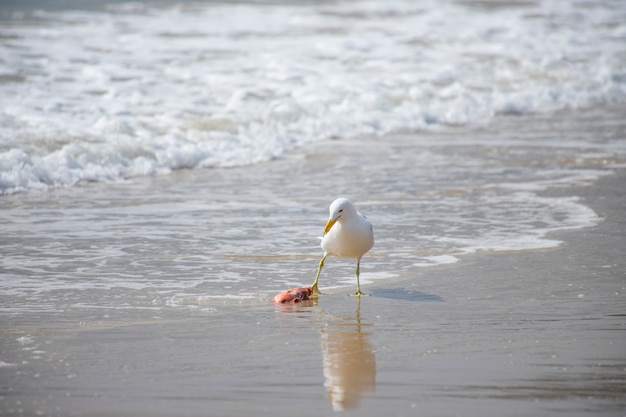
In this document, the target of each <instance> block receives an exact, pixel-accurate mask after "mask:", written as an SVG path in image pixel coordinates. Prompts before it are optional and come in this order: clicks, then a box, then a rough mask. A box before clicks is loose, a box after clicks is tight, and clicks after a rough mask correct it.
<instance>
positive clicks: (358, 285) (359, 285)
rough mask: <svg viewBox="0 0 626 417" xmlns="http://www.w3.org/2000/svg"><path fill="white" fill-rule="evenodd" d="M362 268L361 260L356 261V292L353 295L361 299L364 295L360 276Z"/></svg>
mask: <svg viewBox="0 0 626 417" xmlns="http://www.w3.org/2000/svg"><path fill="white" fill-rule="evenodd" d="M360 266H361V258H359V259H357V261H356V292H355V293H354V294H352V295H353V296H355V297H360V296H362V295H363V293H362V292H361V284H360V283H359V274H360V272H361V271H360V269H361V268H360Z"/></svg>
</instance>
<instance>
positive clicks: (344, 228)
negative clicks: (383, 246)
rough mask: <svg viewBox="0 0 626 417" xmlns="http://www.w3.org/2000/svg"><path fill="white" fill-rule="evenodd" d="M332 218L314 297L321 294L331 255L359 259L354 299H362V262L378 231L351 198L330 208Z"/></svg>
mask: <svg viewBox="0 0 626 417" xmlns="http://www.w3.org/2000/svg"><path fill="white" fill-rule="evenodd" d="M328 211H329V212H330V218H329V219H328V222H327V223H326V228H325V229H324V237H323V238H321V239H322V244H321V246H322V249H324V256H323V257H322V260H321V261H320V264H319V267H318V268H317V275H316V276H315V282H313V285H312V286H311V288H312V290H313V293H314V294H319V290H318V288H317V281H318V279H319V277H320V272H322V267H324V261H325V260H326V258H327V257H328V256H329V255H334V256H337V257H339V258H353V259H356V292H355V293H354V294H353V295H354V296H357V297H360V296H361V295H363V293H362V292H361V285H360V284H359V266H360V264H361V258H362V257H363V255H365V254H366V253H367V252H368V251H369V250H370V249H371V248H372V246H374V228H373V227H372V223H371V222H370V221H369V220H368V219H367V217H365V216H364V215H362V214H361V213H359V212H358V211H357V210H356V208H355V207H354V205H353V204H352V202H350V200H348V199H347V198H343V197H342V198H338V199H336V200H335V201H333V202H332V204H331V205H330V207H329V208H328Z"/></svg>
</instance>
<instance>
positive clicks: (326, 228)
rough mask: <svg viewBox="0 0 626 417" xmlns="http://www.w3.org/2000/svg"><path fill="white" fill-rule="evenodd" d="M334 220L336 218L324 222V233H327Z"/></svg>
mask: <svg viewBox="0 0 626 417" xmlns="http://www.w3.org/2000/svg"><path fill="white" fill-rule="evenodd" d="M336 222H337V220H333V219H328V223H326V227H325V228H324V234H326V233H328V231H329V230H330V229H331V228H332V227H333V225H334V224H335V223H336Z"/></svg>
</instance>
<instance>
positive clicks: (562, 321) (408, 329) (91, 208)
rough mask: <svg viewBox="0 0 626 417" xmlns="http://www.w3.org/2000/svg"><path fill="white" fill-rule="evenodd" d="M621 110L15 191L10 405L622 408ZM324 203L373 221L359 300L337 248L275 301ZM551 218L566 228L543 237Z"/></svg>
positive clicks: (4, 266)
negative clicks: (314, 299) (566, 236)
mask: <svg viewBox="0 0 626 417" xmlns="http://www.w3.org/2000/svg"><path fill="white" fill-rule="evenodd" d="M621 114H622V112H621V109H620V108H619V107H618V108H598V109H593V110H589V111H587V112H565V113H558V114H552V115H549V116H536V117H530V116H526V117H512V118H504V119H501V120H499V121H498V122H497V123H495V124H493V125H492V126H491V127H489V128H484V129H461V130H459V131H457V132H448V133H439V134H429V135H424V136H422V137H421V138H420V141H419V142H416V141H415V140H414V139H413V138H411V137H406V136H393V137H388V138H386V142H385V146H382V145H381V142H380V141H378V140H377V139H376V138H362V139H361V140H359V141H356V140H344V141H332V140H331V141H326V142H323V143H319V144H317V145H315V146H310V147H308V148H306V152H292V153H289V154H287V155H285V156H284V157H283V158H280V159H276V160H273V161H270V162H267V163H263V164H257V165H255V166H251V167H242V168H234V169H210V170H188V171H179V172H176V173H174V174H172V175H168V176H160V177H144V178H136V179H133V180H132V181H128V182H126V183H119V184H89V185H85V186H82V187H73V188H67V189H60V188H59V189H54V190H50V191H48V192H46V193H20V194H14V195H9V196H4V197H3V198H2V200H0V204H1V208H2V209H1V210H0V215H1V220H0V221H1V225H2V232H3V239H2V242H1V244H0V245H1V246H0V248H1V249H0V250H1V251H2V260H1V264H0V265H1V270H0V272H1V274H2V279H1V280H0V285H1V288H0V290H1V295H0V297H1V298H0V301H1V306H0V307H1V308H0V314H1V316H2V333H0V339H1V340H2V346H3V350H2V357H1V358H0V361H1V363H0V365H1V366H0V375H1V379H2V381H3V382H2V384H3V388H2V396H1V398H0V401H2V410H5V412H6V413H7V414H24V415H33V414H43V415H89V416H92V415H103V416H108V415H123V414H133V415H141V414H150V415H226V414H228V415H252V414H254V415H259V414H268V415H269V414H271V415H288V414H289V415H291V414H293V409H294V405H293V404H294V403H295V404H296V405H295V407H296V408H297V409H298V410H299V413H301V414H303V415H319V414H331V413H333V412H335V411H337V410H340V409H344V410H346V411H345V412H346V413H355V414H358V415H380V413H382V412H385V413H388V414H392V415H398V416H400V415H415V414H417V413H420V414H426V415H432V416H437V415H451V414H454V415H476V414H481V415H494V416H496V415H498V416H502V415H511V416H515V415H528V414H541V415H555V416H556V415H567V416H572V415H581V416H586V415H607V416H608V415H611V416H617V415H621V414H620V413H621V412H622V410H623V409H624V402H623V392H624V386H625V385H624V384H625V382H624V378H623V375H624V369H625V368H624V361H623V358H624V357H623V353H622V351H623V350H622V349H621V346H623V343H624V339H623V329H624V320H623V317H624V316H623V294H624V291H625V290H626V289H625V288H624V275H623V271H624V270H625V268H626V266H624V265H623V260H622V258H623V257H622V256H621V250H620V248H621V247H623V244H624V242H623V236H624V234H623V227H622V223H623V221H622V220H621V219H622V218H623V215H621V214H619V213H621V212H620V209H619V207H623V198H624V193H623V187H622V186H621V185H620V184H622V183H621V182H620V181H621V180H623V175H622V176H621V177H620V178H621V179H620V180H619V181H616V182H617V184H616V185H615V186H614V189H613V190H612V191H611V192H610V193H609V192H605V193H604V194H600V195H596V194H594V192H593V190H594V187H595V186H594V185H592V184H593V182H594V181H597V179H598V178H599V177H607V178H608V179H609V180H610V179H611V175H612V174H613V175H615V172H621V171H622V170H623V168H622V167H623V166H624V155H626V152H624V149H623V146H624V143H626V141H624V140H623V138H624V131H625V130H624V121H623V118H622V117H621ZM557 127H558V132H560V133H559V134H558V135H557V134H556V133H555V132H556V131H557ZM504 135H506V136H508V137H509V139H507V142H510V141H514V140H516V139H515V138H517V137H518V136H519V137H520V138H521V140H520V143H519V145H509V146H499V145H497V143H498V139H499V138H501V137H502V136H504ZM468 136H471V137H473V138H474V140H475V143H476V145H475V146H463V147H460V146H458V141H464V142H466V141H467V137H468ZM559 137H562V138H565V140H562V141H560V140H558V139H559ZM416 143H419V145H415V144H416ZM494 145H495V146H494ZM438 155H446V158H453V159H454V160H455V161H456V162H457V163H456V164H455V165H451V166H448V165H444V166H442V165H441V160H440V159H439V158H438V157H437V156H438ZM416 161H418V162H419V163H416ZM611 184H613V183H611ZM573 185H578V186H584V185H587V186H588V187H586V188H588V189H589V192H588V193H586V195H587V197H585V198H584V199H582V198H581V197H579V196H580V195H582V194H585V193H582V192H581V189H579V188H573V187H572V186H573ZM330 193H332V194H333V195H335V194H346V195H350V196H351V197H352V198H353V199H354V201H355V202H356V203H357V205H358V207H359V208H360V209H361V210H362V211H363V212H365V213H366V214H367V215H368V216H369V218H370V219H371V220H372V222H373V223H374V225H375V231H376V239H377V241H376V245H375V247H374V249H373V250H372V253H371V254H368V256H366V257H365V258H364V260H363V262H362V281H361V284H362V286H363V290H364V291H365V292H367V293H370V294H371V296H369V297H363V299H362V300H361V301H360V305H359V303H358V301H357V300H356V299H353V298H349V297H346V296H345V294H347V293H348V292H351V291H352V290H353V286H354V278H353V273H354V263H353V261H350V260H338V259H329V260H328V261H327V262H326V267H325V269H324V271H323V273H322V277H321V281H320V285H321V289H322V291H323V292H324V295H323V296H322V297H321V298H320V301H319V304H317V305H306V304H305V305H301V306H296V307H289V306H287V307H275V306H272V305H271V304H269V298H270V297H271V296H273V295H274V294H275V293H276V292H278V291H282V290H283V289H285V288H287V287H291V286H296V285H303V284H304V285H306V284H310V282H311V281H312V278H313V275H314V272H315V268H316V266H317V262H318V259H319V257H320V255H321V250H320V249H319V248H318V246H317V245H318V243H317V241H316V239H315V236H316V235H319V234H320V232H321V229H322V228H323V225H324V223H325V221H326V217H327V213H326V205H327V204H328V195H329V194H330ZM598 198H599V199H598ZM597 199H598V200H597ZM596 200H597V201H596ZM607 201H608V202H613V206H615V207H617V208H614V209H613V211H607V210H608V209H607V208H603V209H602V211H601V212H599V213H598V212H596V211H595V210H593V209H592V208H591V207H590V205H589V204H590V202H594V203H601V202H604V204H606V203H607ZM616 213H617V216H618V217H615V216H616ZM609 215H610V217H608V220H610V221H611V223H606V221H607V220H603V218H605V217H606V216H609ZM601 216H602V217H601ZM605 224H606V225H609V226H608V227H604V225H605ZM594 225H597V226H596V227H595V228H591V229H589V227H590V226H594ZM584 227H587V229H580V228H584ZM559 230H561V231H563V230H571V233H572V234H571V235H570V236H575V237H573V238H572V239H573V240H569V241H568V242H569V243H568V244H567V245H566V246H565V247H564V248H559V249H554V248H556V247H557V245H559V244H560V240H559V235H555V234H553V233H550V234H548V233H549V232H554V231H559ZM595 230H599V232H597V235H596V234H594V233H592V232H593V231H595ZM572 242H576V245H574V246H572ZM546 248H548V250H546ZM549 248H552V249H549ZM511 249H513V251H512V252H513V253H512V254H509V255H505V253H508V252H511ZM537 249H543V251H537ZM480 253H492V254H493V255H491V257H487V258H485V256H479V255H478V254H480ZM446 263H451V264H449V265H447V266H443V267H439V268H424V266H427V265H444V264H446ZM349 358H352V359H354V360H356V361H357V362H358V364H355V363H354V362H352V361H351V360H350V359H349Z"/></svg>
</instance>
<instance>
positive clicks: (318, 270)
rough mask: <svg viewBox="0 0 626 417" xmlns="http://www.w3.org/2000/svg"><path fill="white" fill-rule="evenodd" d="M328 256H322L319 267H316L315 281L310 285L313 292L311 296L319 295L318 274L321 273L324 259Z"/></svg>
mask: <svg viewBox="0 0 626 417" xmlns="http://www.w3.org/2000/svg"><path fill="white" fill-rule="evenodd" d="M327 256H328V254H326V253H325V254H324V256H323V257H322V260H321V261H320V264H319V266H318V267H317V275H315V281H314V282H313V285H311V289H312V290H313V294H319V293H320V290H319V289H318V288H317V280H318V279H319V277H320V272H322V268H323V267H324V261H325V260H326V257H327Z"/></svg>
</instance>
